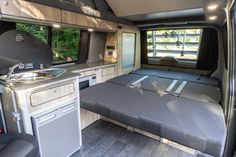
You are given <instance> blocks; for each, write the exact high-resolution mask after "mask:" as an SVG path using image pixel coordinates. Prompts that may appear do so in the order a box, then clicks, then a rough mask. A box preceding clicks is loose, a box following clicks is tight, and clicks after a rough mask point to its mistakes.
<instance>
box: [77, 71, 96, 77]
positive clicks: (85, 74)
mask: <svg viewBox="0 0 236 157" xmlns="http://www.w3.org/2000/svg"><path fill="white" fill-rule="evenodd" d="M90 75H96V71H95V70H89V71H83V72H80V77H84V76H90Z"/></svg>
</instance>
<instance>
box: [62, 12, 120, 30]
mask: <svg viewBox="0 0 236 157" xmlns="http://www.w3.org/2000/svg"><path fill="white" fill-rule="evenodd" d="M62 23H64V24H72V25H78V26H82V27H89V28H97V29H102V30H107V31H116V30H117V23H115V22H112V21H107V20H103V19H99V18H96V17H91V16H88V15H83V14H79V13H75V12H71V11H66V10H62Z"/></svg>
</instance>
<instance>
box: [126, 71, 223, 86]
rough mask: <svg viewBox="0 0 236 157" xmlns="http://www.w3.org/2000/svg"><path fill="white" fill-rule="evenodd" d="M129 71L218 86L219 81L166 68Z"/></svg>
mask: <svg viewBox="0 0 236 157" xmlns="http://www.w3.org/2000/svg"><path fill="white" fill-rule="evenodd" d="M131 73H132V74H139V75H148V76H155V77H161V78H169V79H177V80H185V81H191V82H198V83H203V84H208V85H212V86H219V81H218V80H217V79H216V78H211V77H207V76H201V75H197V74H192V73H187V72H177V71H166V70H159V69H158V70H157V69H139V70H136V71H133V72H131Z"/></svg>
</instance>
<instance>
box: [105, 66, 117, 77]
mask: <svg viewBox="0 0 236 157" xmlns="http://www.w3.org/2000/svg"><path fill="white" fill-rule="evenodd" d="M114 73H115V67H110V68H104V69H102V75H103V76H106V75H111V74H114Z"/></svg>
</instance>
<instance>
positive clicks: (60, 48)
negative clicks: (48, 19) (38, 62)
mask: <svg viewBox="0 0 236 157" xmlns="http://www.w3.org/2000/svg"><path fill="white" fill-rule="evenodd" d="M79 43H80V29H72V28H53V29H52V50H53V63H54V64H61V63H70V62H76V61H77V60H78V55H79V52H78V51H79V45H80V44H79Z"/></svg>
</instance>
